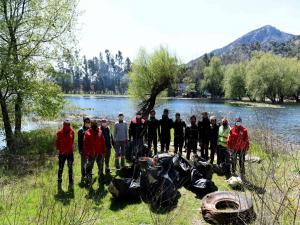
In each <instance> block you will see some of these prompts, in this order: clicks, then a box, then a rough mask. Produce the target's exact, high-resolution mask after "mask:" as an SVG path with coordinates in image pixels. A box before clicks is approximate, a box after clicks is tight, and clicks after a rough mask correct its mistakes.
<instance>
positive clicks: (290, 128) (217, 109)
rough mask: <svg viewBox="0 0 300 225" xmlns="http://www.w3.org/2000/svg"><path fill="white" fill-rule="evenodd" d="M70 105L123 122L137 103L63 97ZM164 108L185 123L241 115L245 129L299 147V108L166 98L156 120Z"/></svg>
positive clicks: (131, 114) (110, 98)
mask: <svg viewBox="0 0 300 225" xmlns="http://www.w3.org/2000/svg"><path fill="white" fill-rule="evenodd" d="M66 99H67V100H68V101H69V102H71V103H72V104H73V105H75V106H77V107H80V108H83V109H84V108H85V109H86V108H88V110H77V113H79V114H81V113H82V114H86V115H91V116H97V117H107V118H108V119H116V118H117V115H118V112H123V113H124V115H125V118H126V120H130V118H131V117H133V116H134V115H135V112H136V110H137V109H138V103H137V101H135V100H133V99H130V98H124V97H90V96H86V97H85V96H82V97H66ZM164 108H168V109H169V110H170V116H171V117H172V118H174V115H175V113H176V112H179V113H181V115H182V117H183V118H184V119H185V120H187V118H189V117H190V116H191V115H192V114H196V115H200V112H202V111H207V112H210V113H211V114H214V115H216V116H217V117H218V119H219V120H221V118H222V117H224V116H225V117H227V118H229V119H232V118H234V117H235V116H236V115H240V116H241V117H242V119H243V124H244V125H245V126H246V127H252V128H265V127H267V128H268V129H270V130H272V132H273V133H274V134H275V135H276V136H279V137H280V138H281V139H282V140H283V141H285V142H290V143H292V144H297V145H299V144H300V105H284V106H281V107H275V108H273V107H272V108H270V107H249V106H239V105H235V104H229V103H224V102H219V103H216V102H210V101H206V100H199V99H168V100H160V101H159V102H158V104H157V107H156V111H157V117H158V118H160V117H161V114H162V111H163V109H164Z"/></svg>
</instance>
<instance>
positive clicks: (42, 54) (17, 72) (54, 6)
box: [0, 0, 78, 151]
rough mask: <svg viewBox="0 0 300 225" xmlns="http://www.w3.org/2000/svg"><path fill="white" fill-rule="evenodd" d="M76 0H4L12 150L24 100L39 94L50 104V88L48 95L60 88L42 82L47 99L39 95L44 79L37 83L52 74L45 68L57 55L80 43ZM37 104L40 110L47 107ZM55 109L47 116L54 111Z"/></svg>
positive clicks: (5, 105) (5, 102) (5, 99)
mask: <svg viewBox="0 0 300 225" xmlns="http://www.w3.org/2000/svg"><path fill="white" fill-rule="evenodd" d="M77 4H78V1H77V0H47V1H43V0H32V1H28V0H12V1H0V28H1V29H0V51H1V52H0V53H1V54H0V68H1V71H0V90H1V91H0V101H1V110H2V116H3V124H4V128H5V135H6V140H7V145H8V146H9V148H10V149H12V151H14V150H13V146H14V145H13V142H14V136H18V135H19V134H20V132H21V127H22V116H23V114H24V106H25V103H28V102H30V101H33V100H34V99H37V100H38V101H41V102H43V103H45V104H46V106H47V107H48V108H49V104H48V105H47V103H49V102H47V101H46V100H45V98H46V96H47V94H48V93H47V92H46V91H49V95H50V96H53V92H54V93H58V92H57V90H58V89H55V90H54V89H53V87H54V86H53V85H50V87H49V88H46V87H44V90H43V92H42V95H43V96H44V99H43V98H40V97H36V93H41V89H39V87H40V86H41V84H39V85H36V84H37V83H41V82H44V81H45V80H49V78H51V74H48V73H47V72H48V69H49V67H51V66H52V63H53V62H54V61H55V60H57V59H58V58H66V59H69V58H70V55H71V54H70V52H71V49H72V47H73V44H75V42H76V40H75V34H74V32H73V31H74V29H75V25H76V22H77V16H78V11H77ZM50 101H51V100H50ZM9 104H14V107H12V108H10V107H9ZM33 105H34V104H33ZM36 105H39V104H36ZM11 109H12V110H11ZM37 109H38V110H39V112H38V113H41V111H44V110H42V109H41V107H37ZM53 109H55V107H53ZM52 112H53V111H52ZM52 112H51V113H49V114H48V115H47V116H53V115H54V114H53V113H52ZM43 114H44V115H45V113H43ZM13 120H14V121H15V124H14V134H13V124H12V121H13Z"/></svg>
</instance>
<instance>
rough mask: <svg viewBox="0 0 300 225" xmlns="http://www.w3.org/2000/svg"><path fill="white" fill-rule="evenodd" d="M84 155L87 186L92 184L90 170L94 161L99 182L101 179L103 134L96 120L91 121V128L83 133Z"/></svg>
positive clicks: (103, 148)
mask: <svg viewBox="0 0 300 225" xmlns="http://www.w3.org/2000/svg"><path fill="white" fill-rule="evenodd" d="M83 148H84V155H85V157H86V158H87V165H86V176H87V184H88V186H91V185H92V175H93V174H92V172H93V167H94V163H95V161H96V163H97V166H98V179H99V183H100V182H101V180H102V179H103V174H102V163H103V158H104V155H105V151H106V144H105V139H104V135H103V133H102V131H101V129H100V128H99V127H98V123H97V121H96V120H92V121H91V128H90V129H88V130H87V131H86V132H85V134H84V139H83Z"/></svg>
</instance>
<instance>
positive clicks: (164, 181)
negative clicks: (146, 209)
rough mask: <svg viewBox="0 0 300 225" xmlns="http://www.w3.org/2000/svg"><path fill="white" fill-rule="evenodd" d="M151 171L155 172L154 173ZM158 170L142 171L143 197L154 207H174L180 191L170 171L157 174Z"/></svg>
mask: <svg viewBox="0 0 300 225" xmlns="http://www.w3.org/2000/svg"><path fill="white" fill-rule="evenodd" d="M151 173H154V175H152V174H151ZM155 173H157V171H155V170H152V171H147V172H142V175H141V198H142V200H143V201H144V202H146V203H148V204H150V206H151V208H152V209H155V208H156V209H159V208H160V209H163V208H172V207H174V206H175V205H176V204H177V200H178V198H177V197H178V194H179V193H178V191H177V187H176V186H175V184H174V182H173V181H172V179H171V177H170V176H169V175H168V173H165V174H160V175H159V176H158V175H157V174H155Z"/></svg>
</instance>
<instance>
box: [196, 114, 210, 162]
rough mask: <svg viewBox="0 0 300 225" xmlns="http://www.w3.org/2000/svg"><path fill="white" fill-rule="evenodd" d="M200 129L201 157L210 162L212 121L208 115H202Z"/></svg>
mask: <svg viewBox="0 0 300 225" xmlns="http://www.w3.org/2000/svg"><path fill="white" fill-rule="evenodd" d="M198 129H199V144H200V147H201V157H202V158H204V159H205V160H208V146H209V139H210V121H209V119H208V113H207V112H203V113H202V120H201V121H199V122H198Z"/></svg>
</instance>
